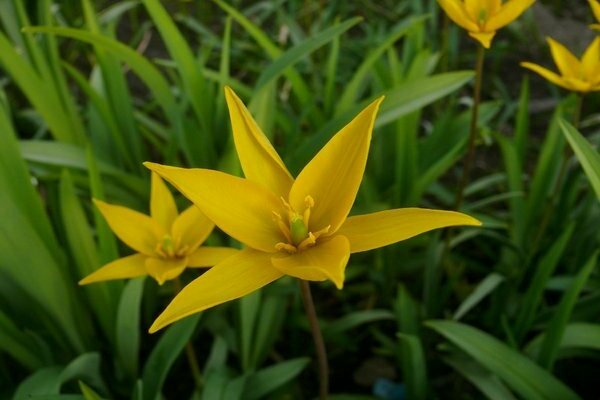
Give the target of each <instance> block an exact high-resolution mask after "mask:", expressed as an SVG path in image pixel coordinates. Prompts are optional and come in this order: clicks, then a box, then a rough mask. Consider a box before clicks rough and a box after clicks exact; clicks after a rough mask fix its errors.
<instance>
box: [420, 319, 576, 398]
mask: <svg viewBox="0 0 600 400" xmlns="http://www.w3.org/2000/svg"><path fill="white" fill-rule="evenodd" d="M425 324H426V325H427V326H428V327H430V328H432V329H434V330H435V331H437V332H438V333H439V334H441V335H442V336H444V337H445V338H446V339H448V340H449V341H450V342H452V343H453V344H454V345H456V346H457V347H459V348H460V349H461V350H463V351H464V352H465V353H467V354H468V355H469V356H471V357H473V359H475V361H477V362H478V363H479V364H481V365H482V366H483V367H485V368H487V369H488V370H490V371H491V372H492V373H494V374H496V375H497V376H498V377H499V378H500V379H502V380H503V381H504V382H506V384H507V385H508V386H509V387H511V388H512V389H513V390H514V391H515V392H517V393H518V394H519V395H520V396H521V397H523V398H526V399H532V400H534V399H544V400H569V399H579V396H577V394H575V392H573V391H572V390H571V389H569V388H568V387H567V386H566V385H565V384H564V383H562V382H560V381H559V380H558V379H556V378H555V377H554V376H552V374H550V373H549V372H548V371H546V370H544V369H542V368H541V367H540V366H538V365H537V364H535V363H534V362H533V361H531V360H530V359H528V358H527V357H525V356H523V355H521V354H519V353H517V352H516V351H515V350H513V349H511V348H510V347H508V346H507V345H506V344H504V343H502V342H501V341H499V340H498V339H496V338H494V337H493V336H490V335H489V334H487V333H485V332H482V331H480V330H478V329H476V328H473V327H471V326H469V325H464V324H461V323H458V322H453V321H443V320H432V321H427V322H426V323H425Z"/></svg>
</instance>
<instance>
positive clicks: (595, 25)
mask: <svg viewBox="0 0 600 400" xmlns="http://www.w3.org/2000/svg"><path fill="white" fill-rule="evenodd" d="M590 28H591V29H593V30H595V31H600V24H591V25H590Z"/></svg>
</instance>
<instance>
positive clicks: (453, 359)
mask: <svg viewBox="0 0 600 400" xmlns="http://www.w3.org/2000/svg"><path fill="white" fill-rule="evenodd" d="M443 360H444V362H445V363H446V364H448V365H450V366H451V367H452V368H454V369H455V370H456V371H457V372H458V373H459V374H461V375H462V376H463V377H464V378H465V379H467V380H468V381H469V382H471V383H472V384H473V386H475V387H476V388H477V389H479V391H480V392H481V393H483V394H484V395H485V396H486V397H487V398H488V399H490V400H515V396H514V395H513V394H512V393H511V391H510V390H508V388H507V387H506V386H505V385H504V383H502V381H501V380H500V379H498V377H497V376H496V375H494V374H492V373H490V372H489V371H487V370H485V369H484V368H481V365H479V364H477V363H476V362H474V361H473V360H470V359H468V358H467V357H464V356H462V357H460V356H458V355H452V356H446V357H444V358H443Z"/></svg>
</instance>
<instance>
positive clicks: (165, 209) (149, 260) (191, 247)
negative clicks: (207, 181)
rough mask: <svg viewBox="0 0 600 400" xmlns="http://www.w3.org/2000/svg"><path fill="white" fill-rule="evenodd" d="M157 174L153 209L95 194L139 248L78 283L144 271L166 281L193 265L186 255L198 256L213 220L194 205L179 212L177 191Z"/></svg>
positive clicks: (213, 257) (217, 257)
mask: <svg viewBox="0 0 600 400" xmlns="http://www.w3.org/2000/svg"><path fill="white" fill-rule="evenodd" d="M145 165H146V166H149V167H152V168H157V167H159V166H160V165H159V164H154V163H145ZM159 175H160V174H159V173H155V172H153V173H152V179H151V196H150V215H145V214H142V213H139V212H137V211H135V210H131V209H129V208H126V207H123V206H119V205H113V204H109V203H106V202H104V201H101V200H98V199H92V202H93V203H94V205H95V206H96V207H97V208H98V210H99V211H100V213H101V214H102V216H103V217H104V219H105V220H106V222H107V223H108V225H109V226H110V228H111V229H112V231H113V232H114V233H115V235H116V236H117V237H118V238H119V239H121V240H122V241H123V242H125V244H127V245H128V246H129V247H131V248H132V249H134V250H136V251H137V253H136V254H134V255H132V256H128V257H123V258H120V259H118V260H115V261H113V262H110V263H108V264H106V265H104V266H103V267H101V268H100V269H98V270H96V271H94V272H93V273H91V274H90V275H88V276H87V277H85V278H83V279H81V280H80V281H79V285H87V284H89V283H94V282H101V281H107V280H113V279H128V278H134V277H138V276H144V275H150V276H151V277H152V278H154V280H156V282H158V284H159V285H162V284H164V282H165V281H167V280H171V279H175V278H176V277H177V276H179V275H180V274H181V273H182V272H183V270H184V269H185V268H186V267H188V266H190V265H188V261H189V260H190V258H189V257H188V256H191V255H194V259H195V260H198V252H197V250H198V249H199V247H200V246H201V244H202V243H203V242H204V240H205V239H206V238H207V237H208V236H209V234H210V233H211V231H212V230H213V228H214V224H213V223H212V222H211V221H210V220H209V219H208V218H207V217H206V216H205V215H204V214H203V213H202V212H201V211H200V210H198V209H197V208H196V207H195V206H192V207H191V208H188V209H187V210H185V211H184V212H182V213H181V214H180V213H179V212H178V211H177V206H176V205H175V200H174V199H173V195H172V194H171V192H170V190H169V189H168V187H167V186H166V184H165V183H164V181H163V180H162V178H161V177H160V176H159ZM202 254H203V253H200V255H202ZM225 255H230V253H229V252H227V251H220V252H216V253H215V252H209V253H208V254H207V255H206V256H205V257H204V258H201V259H200V261H204V262H206V261H210V262H211V263H212V262H219V261H221V259H222V258H224V257H225ZM207 256H210V257H207ZM211 265H214V264H211ZM206 266H210V265H206Z"/></svg>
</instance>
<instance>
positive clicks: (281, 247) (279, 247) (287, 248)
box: [275, 242, 298, 254]
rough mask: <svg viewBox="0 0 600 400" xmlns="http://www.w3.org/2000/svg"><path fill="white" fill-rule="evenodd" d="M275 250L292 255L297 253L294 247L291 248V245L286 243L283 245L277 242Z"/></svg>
mask: <svg viewBox="0 0 600 400" xmlns="http://www.w3.org/2000/svg"><path fill="white" fill-rule="evenodd" d="M275 249H277V250H278V251H282V250H283V251H287V252H288V253H290V254H294V253H295V252H297V251H298V250H297V249H296V246H292V245H291V244H288V243H283V242H279V243H277V244H276V245H275Z"/></svg>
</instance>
